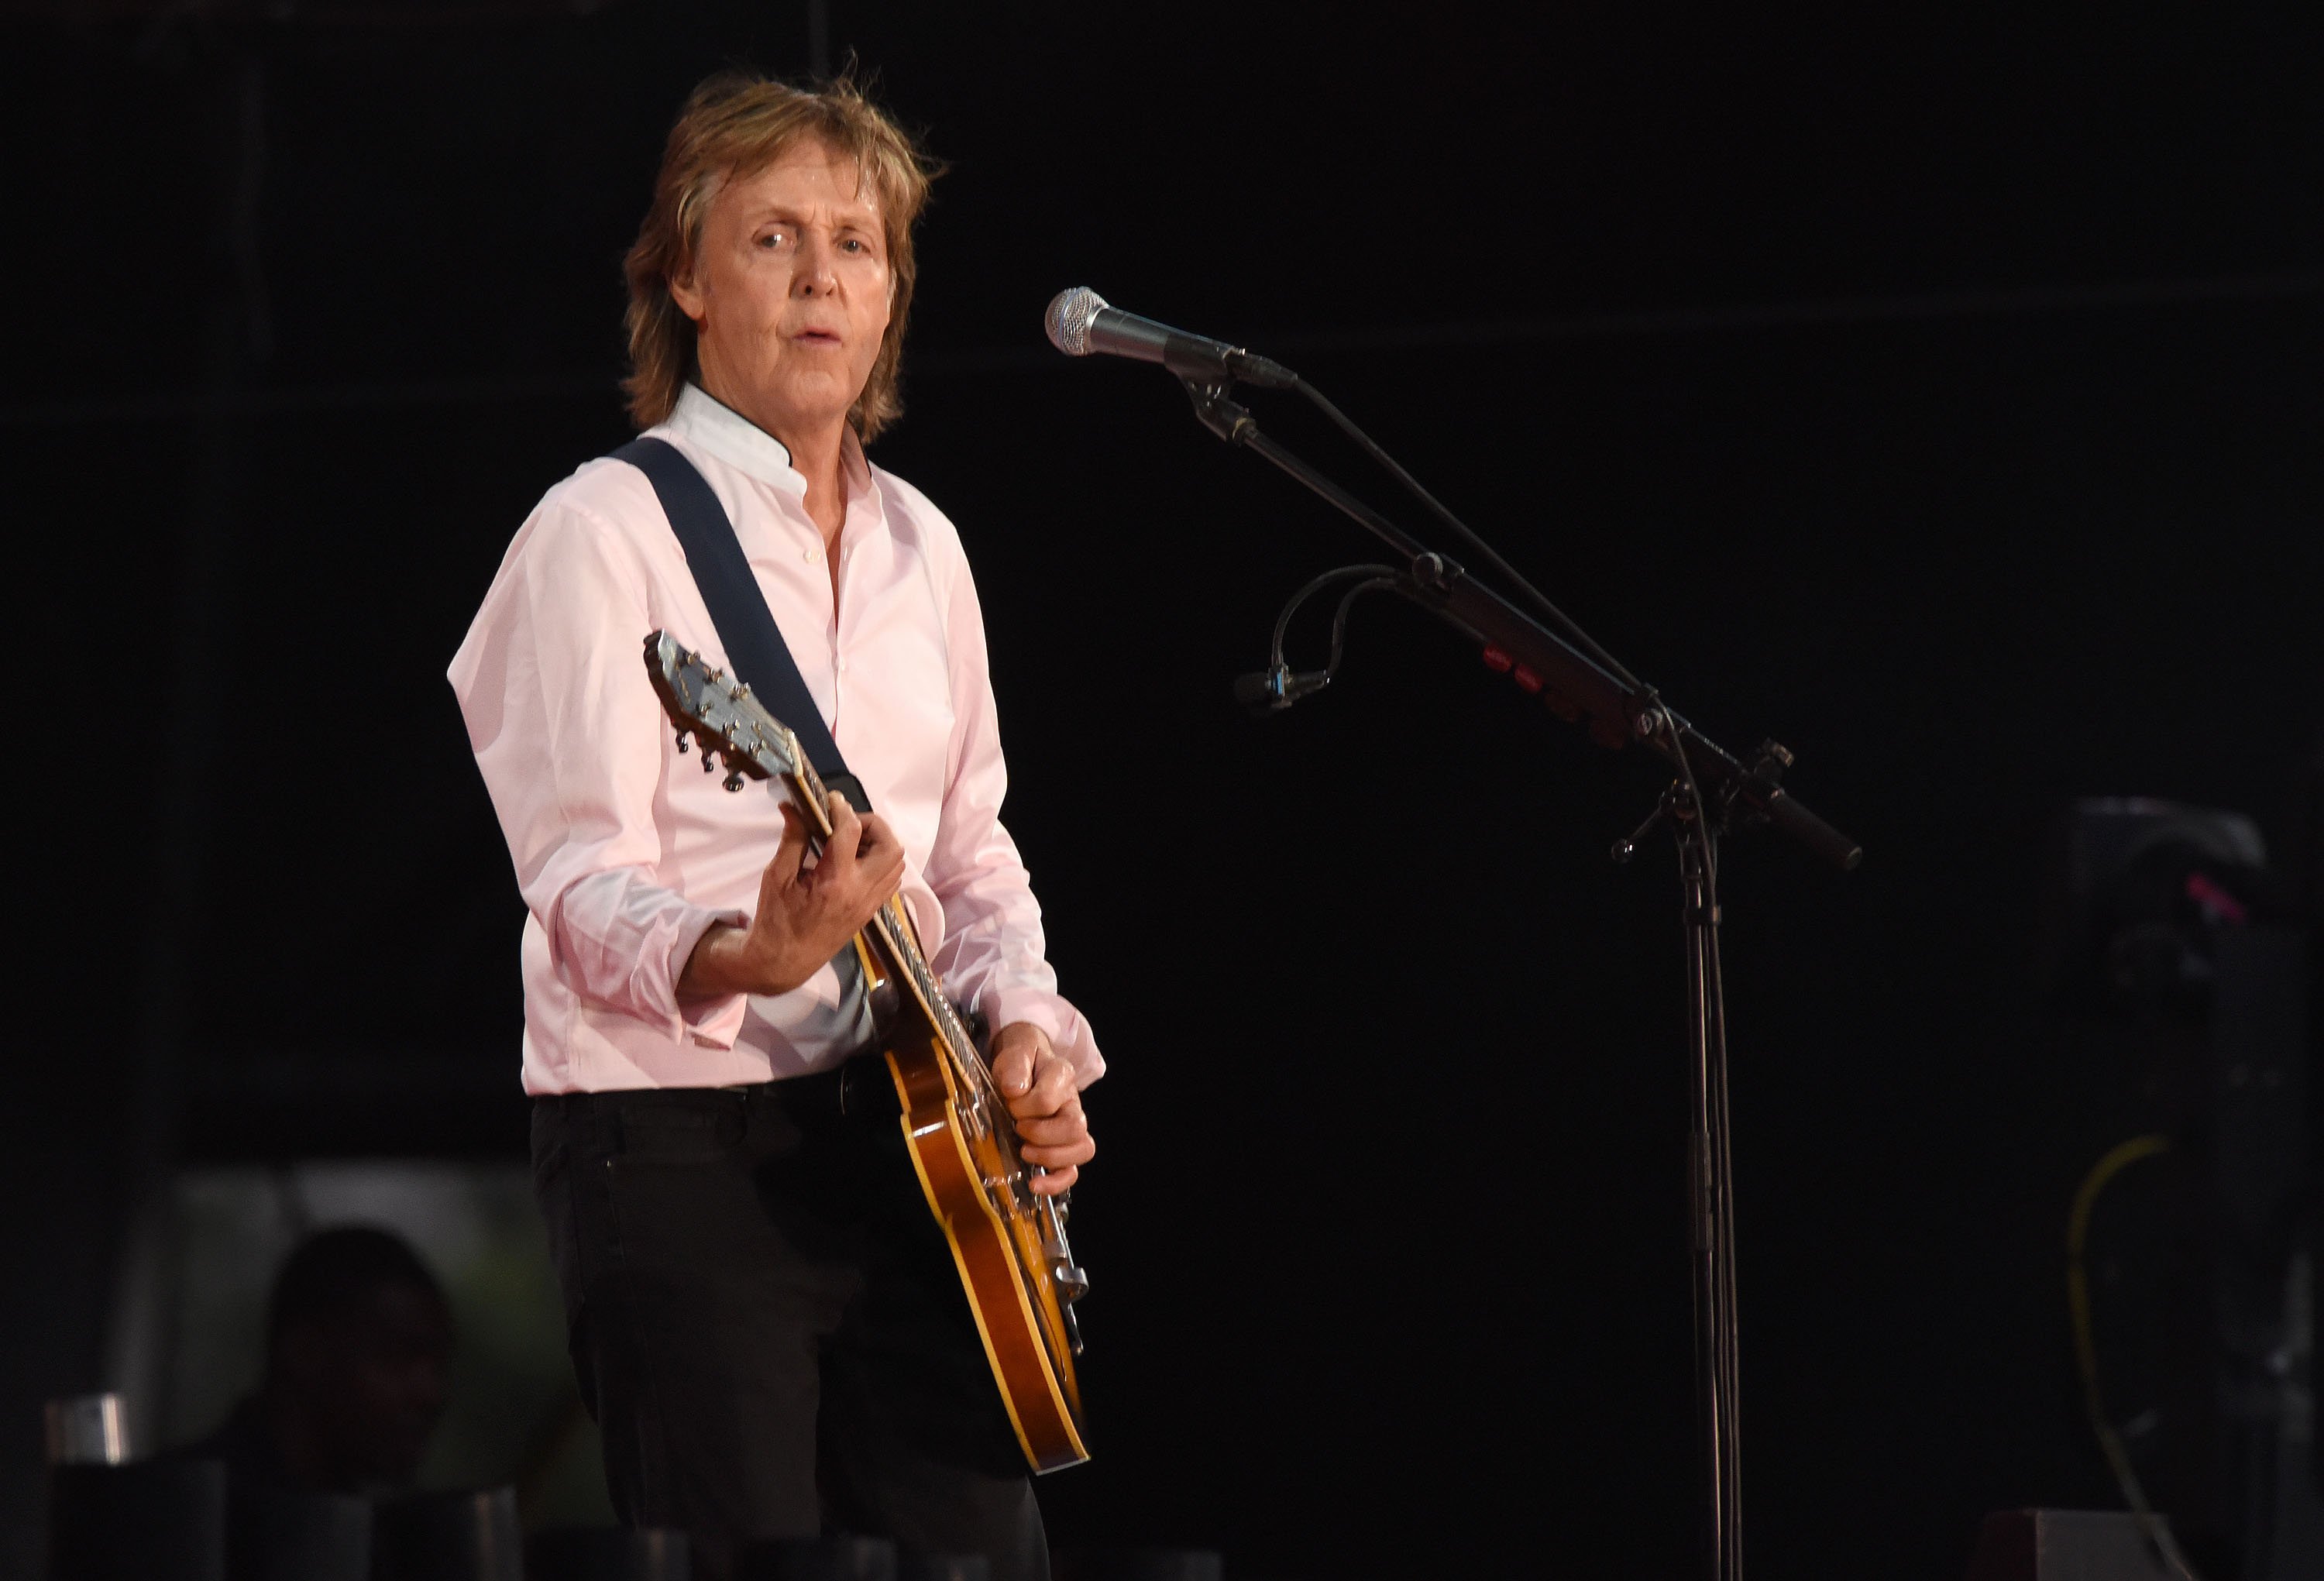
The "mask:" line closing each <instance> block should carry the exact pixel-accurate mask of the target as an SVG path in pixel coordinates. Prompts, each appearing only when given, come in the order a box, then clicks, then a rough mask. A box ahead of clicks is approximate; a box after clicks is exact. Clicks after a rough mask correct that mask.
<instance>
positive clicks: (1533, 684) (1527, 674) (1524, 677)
mask: <svg viewBox="0 0 2324 1581" xmlns="http://www.w3.org/2000/svg"><path fill="white" fill-rule="evenodd" d="M1509 679H1510V680H1512V681H1515V682H1516V683H1517V685H1520V686H1523V687H1524V688H1525V689H1526V691H1528V692H1538V691H1540V690H1541V677H1540V676H1536V675H1535V674H1534V673H1533V672H1532V671H1531V670H1529V669H1527V668H1526V667H1525V666H1523V665H1519V666H1517V668H1516V669H1514V670H1511V671H1510V672H1509Z"/></svg>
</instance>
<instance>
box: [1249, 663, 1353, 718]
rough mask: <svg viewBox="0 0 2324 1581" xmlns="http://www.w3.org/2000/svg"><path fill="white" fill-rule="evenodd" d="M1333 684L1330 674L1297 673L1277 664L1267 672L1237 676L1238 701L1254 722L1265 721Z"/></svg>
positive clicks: (1265, 670)
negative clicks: (1303, 698)
mask: <svg viewBox="0 0 2324 1581" xmlns="http://www.w3.org/2000/svg"><path fill="white" fill-rule="evenodd" d="M1331 684H1332V676H1331V672H1330V671H1328V670H1304V671H1300V672H1298V673H1296V674H1295V673H1294V672H1293V671H1292V669H1291V667H1290V666H1287V665H1286V664H1284V663H1283V662H1282V661H1281V660H1279V659H1278V660H1277V662H1276V663H1275V664H1273V665H1271V666H1268V668H1266V669H1263V670H1254V671H1253V672H1252V673H1251V674H1250V675H1247V676H1236V677H1235V683H1234V694H1235V701H1236V702H1238V703H1241V704H1242V705H1243V707H1244V708H1246V709H1248V710H1249V711H1250V714H1251V716H1252V717H1253V718H1254V719H1265V718H1266V717H1267V716H1268V714H1270V713H1280V712H1283V711H1284V710H1285V709H1286V708H1288V707H1290V706H1291V705H1292V704H1293V703H1296V702H1298V701H1299V700H1300V699H1301V698H1302V697H1305V696H1306V695H1307V694H1310V693H1312V692H1321V691H1322V690H1323V688H1324V687H1326V686H1328V685H1331Z"/></svg>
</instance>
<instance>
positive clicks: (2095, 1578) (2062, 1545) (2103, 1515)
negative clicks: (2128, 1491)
mask: <svg viewBox="0 0 2324 1581" xmlns="http://www.w3.org/2000/svg"><path fill="white" fill-rule="evenodd" d="M2158 1519H2159V1517H2158ZM1965 1581H2178V1578H2177V1577H2176V1576H2174V1575H2173V1574H2172V1570H2171V1568H2170V1567H2169V1566H2167V1565H2165V1564H2164V1563H2163V1559H2162V1558H2161V1556H2160V1555H2158V1554H2156V1553H2155V1552H2154V1550H2153V1549H2152V1548H2150V1547H2149V1546H2148V1544H2147V1540H2146V1535H2145V1533H2144V1532H2142V1531H2141V1530H2139V1529H2138V1520H2137V1517H2135V1516H2134V1515H2131V1514H2129V1513H2128V1512H2123V1511H2115V1510H1998V1511H1996V1512H1994V1513H1992V1514H1990V1515H1987V1517H1986V1518H1985V1523H1984V1525H1983V1526H1981V1527H1980V1528H1978V1534H1977V1553H1976V1556H1975V1557H1974V1558H1971V1559H1970V1560H1969V1575H1968V1576H1967V1577H1966V1578H1965Z"/></svg>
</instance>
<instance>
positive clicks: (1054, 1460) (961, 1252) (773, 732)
mask: <svg viewBox="0 0 2324 1581" xmlns="http://www.w3.org/2000/svg"><path fill="white" fill-rule="evenodd" d="M645 663H646V674H647V676H648V677H649V678H650V680H651V681H652V683H653V688H654V692H655V694H656V695H658V696H659V697H660V699H661V704H662V708H663V710H664V711H665V712H667V713H668V714H669V717H670V720H671V722H673V723H675V724H676V725H677V727H678V750H679V751H681V752H683V751H685V750H686V749H687V745H688V743H689V742H695V741H698V742H699V743H700V744H701V748H702V767H703V769H704V771H705V772H714V771H715V768H716V765H715V763H714V762H713V761H712V757H713V754H718V755H721V756H723V757H724V758H725V763H726V780H725V786H726V788H727V789H728V790H730V791H739V790H741V789H742V782H743V780H744V779H745V778H746V777H747V778H750V779H764V780H770V781H772V782H773V783H774V785H775V786H776V787H777V788H778V789H779V790H781V791H783V792H786V793H788V795H789V797H790V799H791V801H792V802H793V803H794V804H796V805H797V806H798V809H799V811H800V812H801V813H802V814H803V815H804V816H805V818H806V820H807V831H808V836H809V843H810V844H811V845H813V846H814V847H815V849H816V850H821V849H822V841H825V840H826V839H828V838H829V837H830V834H831V816H830V813H829V811H828V810H827V809H828V806H829V803H828V800H827V795H828V793H827V792H826V791H825V787H824V783H823V780H822V778H821V777H820V776H818V775H817V774H816V769H815V765H814V764H812V763H810V762H809V761H808V760H807V753H806V751H805V750H804V749H801V747H800V746H799V742H798V737H797V736H795V735H793V734H792V733H791V731H790V730H789V729H788V727H787V726H785V725H783V724H782V723H780V722H779V721H777V720H776V719H775V718H774V716H773V715H771V714H770V713H769V712H767V711H766V710H765V709H764V708H763V707H761V705H760V703H759V702H758V700H757V699H756V698H755V697H753V696H752V695H751V689H750V688H749V687H748V686H744V685H737V684H735V683H733V682H731V681H729V680H728V679H727V677H726V676H724V674H723V673H721V672H720V671H718V670H715V669H713V668H711V667H710V666H708V665H707V664H705V663H704V662H703V660H702V659H701V658H700V657H698V656H696V655H695V654H693V653H690V652H688V651H687V649H685V648H681V647H680V646H678V643H677V642H675V641H674V640H672V639H670V638H669V636H668V635H667V634H666V633H663V632H660V631H656V632H654V633H653V634H652V635H651V636H650V637H648V638H647V639H646V643H645ZM855 951H856V959H857V961H858V962H859V963H860V964H861V966H862V970H863V980H864V983H865V986H866V987H867V988H869V990H870V992H871V1004H872V1009H873V1013H874V1016H875V1017H876V1018H877V1021H878V1024H879V1025H880V1027H881V1036H882V1038H883V1040H884V1041H885V1043H886V1045H887V1047H886V1054H887V1061H888V1071H889V1074H890V1077H891V1078H892V1079H893V1080H894V1081H895V1083H896V1093H897V1096H898V1098H900V1099H901V1100H902V1107H903V1113H902V1116H901V1117H900V1119H899V1124H900V1125H901V1126H903V1128H904V1142H905V1150H906V1151H907V1152H908V1154H910V1155H911V1159H912V1167H913V1169H914V1170H915V1171H916V1172H918V1175H919V1177H920V1190H922V1191H923V1192H924V1193H926V1195H927V1201H928V1209H929V1211H930V1212H932V1213H934V1214H935V1215H936V1223H937V1224H938V1225H940V1226H942V1227H943V1229H944V1232H945V1240H946V1241H947V1242H949V1243H950V1245H951V1246H952V1255H953V1262H954V1265H955V1266H956V1267H957V1268H958V1269H959V1270H960V1280H961V1285H962V1287H963V1288H964V1290H965V1291H967V1294H968V1304H969V1308H970V1310H972V1311H973V1313H974V1314H975V1317H976V1331H977V1334H978V1336H979V1337H981V1338H982V1340H983V1341H984V1354H985V1358H986V1359H987V1360H988V1361H989V1362H991V1365H992V1375H993V1378H994V1381H995V1382H996V1383H999V1384H1000V1386H1001V1402H1002V1403H1003V1404H1005V1405H1006V1406H1007V1407H1008V1408H1009V1420H1010V1424H1011V1425H1012V1426H1013V1427H1014V1428H1015V1429H1017V1441H1018V1444H1019V1446H1020V1447H1021V1448H1023V1449H1024V1451H1025V1458H1026V1460H1027V1462H1028V1463H1029V1464H1030V1465H1031V1466H1032V1467H1033V1469H1034V1470H1035V1471H1037V1472H1044V1471H1057V1470H1061V1469H1063V1468H1064V1467H1065V1466H1074V1465H1078V1464H1080V1463H1081V1462H1082V1461H1084V1460H1086V1459H1088V1458H1089V1450H1088V1449H1087V1448H1084V1445H1083V1441H1082V1402H1081V1386H1080V1384H1079V1383H1078V1382H1077V1380H1076V1379H1075V1377H1074V1356H1078V1355H1079V1354H1080V1353H1081V1348H1082V1344H1081V1329H1080V1327H1079V1324H1078V1323H1077V1322H1076V1320H1075V1319H1074V1301H1078V1300H1079V1299H1080V1298H1081V1296H1082V1294H1083V1293H1084V1291H1087V1290H1088V1288H1089V1275H1087V1274H1086V1273H1083V1272H1082V1270H1081V1268H1080V1267H1079V1266H1078V1265H1076V1264H1075V1263H1074V1255H1073V1248H1072V1246H1071V1245H1068V1244H1067V1242H1066V1239H1065V1215H1066V1207H1065V1202H1064V1201H1063V1200H1061V1198H1060V1197H1057V1196H1042V1195H1037V1194H1036V1193H1035V1192H1034V1191H1033V1190H1032V1180H1033V1177H1034V1176H1036V1175H1037V1174H1039V1173H1040V1170H1039V1169H1038V1168H1037V1166H1032V1165H1028V1164H1027V1163H1024V1161H1023V1160H1022V1159H1021V1158H1019V1156H1018V1152H1017V1131H1016V1126H1015V1125H1014V1123H1013V1122H1012V1121H1011V1120H1010V1117H1009V1106H1008V1104H1007V1102H1006V1101H1005V1100H1004V1099H1003V1098H1001V1092H1000V1089H998V1088H997V1087H996V1086H995V1085H994V1084H993V1079H992V1072H991V1069H990V1068H989V1067H988V1066H987V1065H986V1064H985V1062H984V1056H983V1054H982V1052H980V1051H979V1050H978V1048H977V1039H976V1037H975V1035H974V1034H973V1033H972V1032H971V1031H970V1030H969V1027H968V1025H967V1024H966V1023H965V1022H964V1020H963V1018H962V1016H961V1015H960V1013H959V1012H958V1011H957V1010H955V1009H954V1007H953V1005H952V1003H951V1001H950V1000H948V999H946V998H945V994H944V985H943V984H942V983H941V982H939V981H938V980H937V978H936V973H935V972H934V971H932V970H929V967H928V963H927V960H926V958H925V957H924V956H923V955H922V953H921V950H920V941H919V934H918V930H916V929H915V928H914V927H913V926H912V919H911V915H910V914H909V913H908V912H907V911H906V910H905V909H904V903H903V897H902V896H900V895H899V896H890V897H889V900H888V903H887V904H886V905H883V906H882V907H881V909H880V912H879V914H878V915H875V916H874V917H873V918H872V919H871V924H870V925H869V926H868V927H866V928H865V929H864V930H863V931H862V933H859V934H857V935H856V937H855Z"/></svg>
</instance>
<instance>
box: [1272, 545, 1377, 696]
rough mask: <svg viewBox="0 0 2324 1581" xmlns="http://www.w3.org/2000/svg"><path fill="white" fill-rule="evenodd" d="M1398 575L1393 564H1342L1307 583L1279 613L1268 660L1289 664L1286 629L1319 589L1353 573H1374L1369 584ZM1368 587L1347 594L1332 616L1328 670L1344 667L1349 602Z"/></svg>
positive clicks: (1282, 666)
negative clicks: (1342, 651) (1285, 653)
mask: <svg viewBox="0 0 2324 1581" xmlns="http://www.w3.org/2000/svg"><path fill="white" fill-rule="evenodd" d="M1397 575H1398V573H1397V569H1396V567H1395V566H1393V565H1340V566H1336V567H1334V568H1333V569H1332V570H1329V571H1326V572H1324V573H1323V574H1322V575H1321V576H1318V577H1315V578H1314V579H1313V580H1311V581H1310V582H1309V583H1308V584H1307V585H1305V587H1303V588H1301V589H1300V590H1299V591H1298V592H1297V593H1293V594H1292V595H1291V601H1290V602H1288V603H1286V604H1285V605H1284V606H1283V612H1282V613H1281V614H1279V615H1277V616H1276V617H1275V639H1274V641H1273V642H1271V643H1270V644H1269V645H1268V653H1267V658H1268V664H1270V665H1272V666H1274V667H1275V668H1277V669H1283V668H1285V667H1286V666H1285V665H1284V662H1283V639H1284V635H1285V633H1286V632H1287V631H1289V630H1290V629H1291V617H1292V616H1294V615H1296V614H1297V613H1298V612H1299V606H1300V605H1301V604H1304V603H1305V602H1307V601H1308V600H1309V599H1311V598H1313V597H1314V596H1315V594H1316V593H1320V592H1321V591H1323V589H1324V588H1326V587H1329V586H1330V585H1331V584H1333V583H1334V582H1341V581H1344V580H1345V579H1347V578H1348V577H1351V576H1365V577H1369V578H1371V579H1372V581H1371V583H1370V584H1368V585H1369V586H1378V585H1380V584H1392V583H1394V582H1395V581H1396V579H1397ZM1365 591H1367V589H1366V588H1358V589H1357V590H1356V592H1355V593H1349V594H1348V596H1347V597H1346V598H1343V599H1342V600H1341V601H1340V612H1339V613H1338V614H1337V615H1335V616H1333V619H1332V659H1331V663H1330V664H1328V665H1327V666H1324V668H1325V672H1326V673H1327V674H1328V673H1329V672H1331V671H1333V670H1336V669H1338V668H1339V667H1340V641H1341V639H1342V636H1343V635H1344V634H1345V632H1346V629H1347V619H1348V605H1349V603H1350V602H1351V601H1352V600H1353V599H1354V598H1355V596H1356V593H1362V592H1365Z"/></svg>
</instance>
